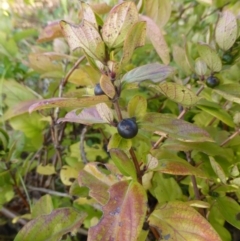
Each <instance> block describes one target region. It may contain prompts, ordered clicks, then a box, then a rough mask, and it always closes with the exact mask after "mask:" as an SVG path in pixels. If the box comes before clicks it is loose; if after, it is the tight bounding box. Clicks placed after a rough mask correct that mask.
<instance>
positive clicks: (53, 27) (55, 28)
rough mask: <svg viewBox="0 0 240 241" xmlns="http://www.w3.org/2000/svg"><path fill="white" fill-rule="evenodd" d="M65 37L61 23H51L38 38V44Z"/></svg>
mask: <svg viewBox="0 0 240 241" xmlns="http://www.w3.org/2000/svg"><path fill="white" fill-rule="evenodd" d="M59 37H63V33H62V30H61V27H60V24H59V21H55V22H51V23H49V24H48V25H47V26H46V27H45V28H44V29H43V30H42V32H41V34H40V36H39V37H38V40H37V41H38V42H39V43H43V42H47V41H52V40H53V39H55V38H59Z"/></svg>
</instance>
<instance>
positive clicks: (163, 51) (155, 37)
mask: <svg viewBox="0 0 240 241" xmlns="http://www.w3.org/2000/svg"><path fill="white" fill-rule="evenodd" d="M140 19H141V20H143V21H146V22H147V37H148V38H149V39H150V41H151V43H152V45H153V47H154V48H155V50H156V52H157V54H158V55H159V57H160V58H161V60H162V61H163V63H164V64H169V62H170V54H169V48H168V45H167V43H166V41H165V39H164V36H163V33H162V31H161V29H160V28H159V26H158V25H157V24H156V23H155V22H154V21H153V20H152V19H151V18H149V17H147V16H144V15H140Z"/></svg>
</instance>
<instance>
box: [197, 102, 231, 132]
mask: <svg viewBox="0 0 240 241" xmlns="http://www.w3.org/2000/svg"><path fill="white" fill-rule="evenodd" d="M197 107H198V108H199V109H201V110H203V111H204V112H207V113H208V114H210V115H212V116H214V117H216V118H217V119H219V120H220V121H222V122H223V123H225V124H227V125H228V126H231V127H234V126H235V125H234V122H233V120H232V117H231V116H230V115H229V114H228V112H227V111H226V110H223V109H222V108H221V106H220V105H218V104H217V103H213V102H208V101H206V100H201V101H200V102H199V103H198V104H197Z"/></svg>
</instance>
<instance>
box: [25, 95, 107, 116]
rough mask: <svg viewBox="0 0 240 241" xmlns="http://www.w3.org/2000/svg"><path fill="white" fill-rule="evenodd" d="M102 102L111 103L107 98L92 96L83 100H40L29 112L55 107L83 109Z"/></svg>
mask: <svg viewBox="0 0 240 241" xmlns="http://www.w3.org/2000/svg"><path fill="white" fill-rule="evenodd" d="M101 102H105V103H106V102H109V100H108V97H107V96H91V97H83V98H52V99H46V100H39V101H38V102H37V103H35V104H33V105H31V106H30V107H29V112H30V113H31V112H33V111H35V110H42V109H47V108H54V107H63V108H67V107H72V108H82V107H87V106H92V105H96V104H98V103H101Z"/></svg>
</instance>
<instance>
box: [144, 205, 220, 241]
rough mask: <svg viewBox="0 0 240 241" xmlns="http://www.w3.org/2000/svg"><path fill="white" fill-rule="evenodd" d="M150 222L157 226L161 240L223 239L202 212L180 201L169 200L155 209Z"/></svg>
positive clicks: (210, 240)
mask: <svg viewBox="0 0 240 241" xmlns="http://www.w3.org/2000/svg"><path fill="white" fill-rule="evenodd" d="M149 224H150V225H151V226H154V227H156V228H157V230H158V232H159V234H160V236H161V240H171V241H193V240H194V241H221V238H220V237H219V235H218V234H217V232H216V231H215V230H214V229H213V227H212V226H211V225H210V224H209V223H208V222H207V220H206V219H205V218H204V217H203V216H202V215H201V214H199V213H198V212H197V211H196V210H195V209H194V208H192V207H190V206H188V205H187V204H185V203H183V202H180V201H172V202H169V203H167V204H164V205H163V206H161V207H160V208H157V209H156V210H154V211H153V213H152V214H151V215H150V217H149Z"/></svg>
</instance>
